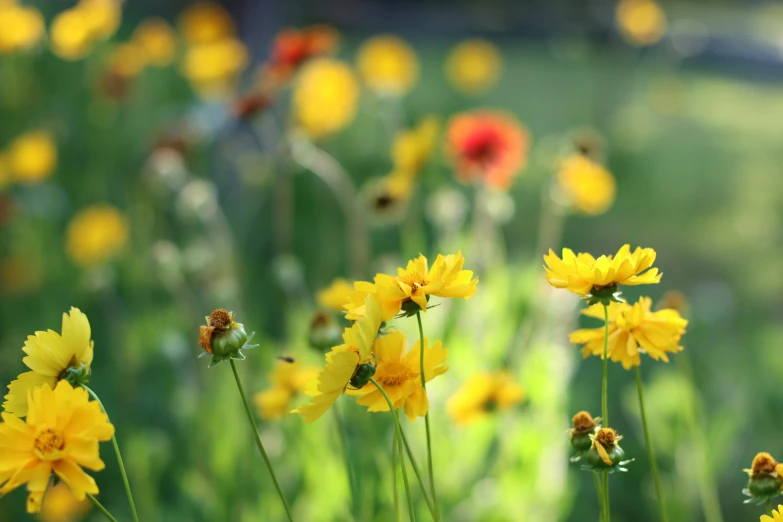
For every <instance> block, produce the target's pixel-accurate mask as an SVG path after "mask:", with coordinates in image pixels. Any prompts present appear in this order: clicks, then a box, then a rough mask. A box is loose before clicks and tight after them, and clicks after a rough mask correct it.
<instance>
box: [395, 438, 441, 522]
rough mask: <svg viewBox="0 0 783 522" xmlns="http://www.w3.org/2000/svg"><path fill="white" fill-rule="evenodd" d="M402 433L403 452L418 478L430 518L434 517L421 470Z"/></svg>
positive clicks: (433, 509) (433, 510)
mask: <svg viewBox="0 0 783 522" xmlns="http://www.w3.org/2000/svg"><path fill="white" fill-rule="evenodd" d="M400 433H401V434H402V442H403V444H404V445H405V452H406V453H407V454H408V460H409V461H410V463H411V466H412V467H413V472H414V473H415V474H416V478H417V479H418V480H419V487H420V488H421V494H422V495H423V496H424V501H425V502H426V503H427V507H428V508H429V509H430V513H431V514H432V518H433V519H434V518H435V508H434V507H433V505H432V502H431V501H430V497H429V495H428V494H427V486H425V485H424V480H423V479H422V478H421V471H419V465H418V464H417V463H416V459H415V458H414V457H413V451H411V446H410V444H408V437H406V436H405V431H404V430H403V431H401V432H400Z"/></svg>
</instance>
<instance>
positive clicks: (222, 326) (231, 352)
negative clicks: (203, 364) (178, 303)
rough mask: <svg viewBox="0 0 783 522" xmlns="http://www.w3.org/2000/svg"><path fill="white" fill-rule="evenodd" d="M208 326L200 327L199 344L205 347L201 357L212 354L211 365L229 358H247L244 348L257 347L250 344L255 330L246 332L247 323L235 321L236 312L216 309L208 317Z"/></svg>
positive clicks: (239, 359) (240, 359) (241, 359)
mask: <svg viewBox="0 0 783 522" xmlns="http://www.w3.org/2000/svg"><path fill="white" fill-rule="evenodd" d="M206 320H207V324H206V326H201V327H199V338H198V344H199V345H200V346H201V347H202V348H203V349H204V353H202V354H201V355H199V357H209V356H212V361H211V362H210V363H209V367H210V368H212V367H213V366H216V365H217V364H220V363H221V362H223V361H227V360H229V359H235V360H237V361H243V360H245V354H244V353H242V350H250V349H252V348H256V347H257V346H258V345H257V344H249V343H250V341H251V340H252V339H253V335H254V334H255V332H251V333H250V335H248V334H247V332H245V325H243V324H242V323H238V322H236V321H234V312H229V311H227V310H224V309H222V308H218V309H217V310H214V311H213V312H212V314H210V315H209V316H208V317H207V318H206Z"/></svg>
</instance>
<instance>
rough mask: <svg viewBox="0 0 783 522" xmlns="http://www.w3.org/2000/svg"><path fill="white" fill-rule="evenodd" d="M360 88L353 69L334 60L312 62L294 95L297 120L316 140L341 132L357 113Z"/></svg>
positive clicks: (315, 60) (305, 70) (306, 68)
mask: <svg viewBox="0 0 783 522" xmlns="http://www.w3.org/2000/svg"><path fill="white" fill-rule="evenodd" d="M358 98H359V85H358V84H357V82H356V78H355V77H354V74H353V72H352V71H351V69H350V67H348V65H346V64H345V63H343V62H340V61H338V60H334V59H331V58H317V59H314V60H311V61H310V62H308V63H307V64H306V65H305V66H304V67H303V68H302V71H301V73H300V75H299V78H298V81H297V82H296V86H295V88H294V92H293V111H294V116H295V118H296V121H297V122H298V123H299V124H300V125H301V127H302V129H303V130H304V131H305V132H306V133H307V134H309V135H310V136H311V137H313V138H320V137H323V136H326V135H328V134H332V133H334V132H337V131H339V130H340V129H342V128H343V127H345V126H346V125H348V124H349V123H350V122H351V121H352V120H353V118H354V115H355V113H356V104H357V101H358Z"/></svg>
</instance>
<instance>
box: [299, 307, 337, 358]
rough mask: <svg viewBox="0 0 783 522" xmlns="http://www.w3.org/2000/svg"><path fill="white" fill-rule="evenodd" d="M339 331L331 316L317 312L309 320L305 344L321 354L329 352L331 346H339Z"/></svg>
mask: <svg viewBox="0 0 783 522" xmlns="http://www.w3.org/2000/svg"><path fill="white" fill-rule="evenodd" d="M340 334H341V331H340V329H339V328H338V327H337V324H336V323H335V321H334V319H332V316H330V315H329V314H327V313H325V312H321V311H318V312H316V313H315V314H313V318H312V319H311V320H310V330H309V332H308V335H307V342H308V343H309V344H310V347H311V348H314V349H316V350H318V351H321V352H326V351H329V349H330V348H332V347H333V346H337V345H338V344H340V340H341V337H340Z"/></svg>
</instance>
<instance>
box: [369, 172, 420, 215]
mask: <svg viewBox="0 0 783 522" xmlns="http://www.w3.org/2000/svg"><path fill="white" fill-rule="evenodd" d="M412 190H413V178H412V176H411V175H409V174H408V173H402V172H401V173H396V172H395V173H392V174H390V175H388V176H384V177H381V178H374V179H371V180H369V181H368V182H367V183H365V185H364V187H362V192H361V193H362V200H363V202H364V207H365V209H366V211H367V214H368V216H369V217H370V222H371V224H373V225H378V226H384V225H389V224H394V223H399V222H400V221H402V219H403V218H404V217H405V210H406V209H407V208H408V202H409V201H410V196H411V193H412Z"/></svg>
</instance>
